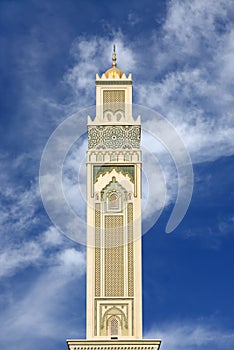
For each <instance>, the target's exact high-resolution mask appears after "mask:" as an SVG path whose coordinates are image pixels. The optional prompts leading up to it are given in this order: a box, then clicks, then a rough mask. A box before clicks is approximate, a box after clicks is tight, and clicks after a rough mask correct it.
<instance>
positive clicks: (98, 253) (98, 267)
mask: <svg viewBox="0 0 234 350" xmlns="http://www.w3.org/2000/svg"><path fill="white" fill-rule="evenodd" d="M100 209H101V208H100V204H96V205H95V296H96V297H99V296H100V294H101V237H100V235H101V213H100Z"/></svg>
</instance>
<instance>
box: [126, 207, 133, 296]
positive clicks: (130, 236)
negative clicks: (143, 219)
mask: <svg viewBox="0 0 234 350" xmlns="http://www.w3.org/2000/svg"><path fill="white" fill-rule="evenodd" d="M127 215H128V218H127V220H128V242H129V243H128V296H129V297H133V296H134V250H133V245H134V243H133V203H128V214H127Z"/></svg>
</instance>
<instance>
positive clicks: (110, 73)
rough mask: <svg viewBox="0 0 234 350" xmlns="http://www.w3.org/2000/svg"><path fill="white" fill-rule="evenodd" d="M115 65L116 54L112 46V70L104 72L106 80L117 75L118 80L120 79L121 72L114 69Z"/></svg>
mask: <svg viewBox="0 0 234 350" xmlns="http://www.w3.org/2000/svg"><path fill="white" fill-rule="evenodd" d="M116 66H117V63H116V52H115V45H114V50H113V53H112V68H110V69H108V70H107V71H106V72H105V76H106V78H117V75H118V77H119V78H121V77H122V75H123V72H122V71H121V69H119V68H116Z"/></svg>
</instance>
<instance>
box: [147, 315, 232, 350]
mask: <svg viewBox="0 0 234 350" xmlns="http://www.w3.org/2000/svg"><path fill="white" fill-rule="evenodd" d="M209 323H211V321H208V322H207V323H205V322H196V321H195V322H188V321H185V322H184V323H182V322H181V323H177V322H175V323H169V324H164V325H163V326H161V325H160V326H158V327H155V328H152V329H151V330H150V331H149V332H147V333H146V334H145V337H146V338H154V339H155V338H156V339H157V338H158V339H162V350H164V349H166V350H177V349H178V350H179V349H184V350H185V349H186V350H195V349H200V348H201V347H202V349H204V350H210V349H211V348H212V349H214V350H220V349H222V350H231V349H232V346H233V341H234V333H233V332H232V331H231V330H230V331H229V330H225V329H222V328H221V327H219V326H217V325H212V324H210V325H209Z"/></svg>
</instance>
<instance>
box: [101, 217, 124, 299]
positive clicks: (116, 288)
mask: <svg viewBox="0 0 234 350" xmlns="http://www.w3.org/2000/svg"><path fill="white" fill-rule="evenodd" d="M105 245H106V247H111V248H105V296H114V297H115V296H124V247H123V216H122V215H108V216H106V217H105Z"/></svg>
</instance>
